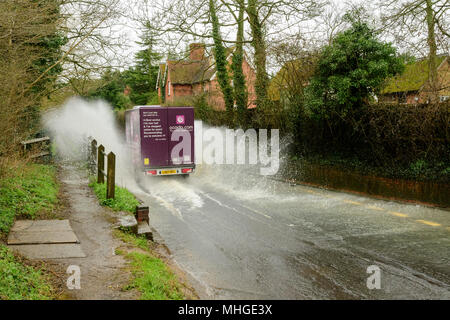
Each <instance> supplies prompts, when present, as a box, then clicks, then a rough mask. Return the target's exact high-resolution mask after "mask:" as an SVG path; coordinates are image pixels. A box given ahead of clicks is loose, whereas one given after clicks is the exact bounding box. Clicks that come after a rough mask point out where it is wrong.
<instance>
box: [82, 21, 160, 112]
mask: <svg viewBox="0 0 450 320" xmlns="http://www.w3.org/2000/svg"><path fill="white" fill-rule="evenodd" d="M150 30H151V28H150V27H148V28H147V29H146V30H145V31H144V34H143V35H142V36H141V41H140V42H138V44H140V45H142V46H143V47H144V49H143V50H141V51H139V52H138V53H137V54H136V55H135V58H134V60H135V65H134V66H132V67H130V68H128V69H127V70H125V71H123V72H120V71H111V70H107V71H106V72H105V73H103V75H102V81H103V82H104V83H105V85H104V86H102V87H100V88H98V89H97V90H95V91H93V92H91V93H89V97H95V98H102V99H104V100H106V101H108V102H109V103H110V104H111V105H112V106H113V107H114V108H115V109H119V110H124V109H129V108H131V107H132V106H133V105H149V104H150V105H151V104H155V105H156V104H159V100H158V94H157V92H156V89H155V88H156V81H157V78H158V71H159V66H158V61H159V60H160V59H161V55H160V54H159V53H157V52H155V51H154V49H153V48H154V46H155V42H156V40H155V37H154V35H153V33H152V32H151V31H150ZM125 89H129V90H130V92H129V95H125V94H124V91H125Z"/></svg>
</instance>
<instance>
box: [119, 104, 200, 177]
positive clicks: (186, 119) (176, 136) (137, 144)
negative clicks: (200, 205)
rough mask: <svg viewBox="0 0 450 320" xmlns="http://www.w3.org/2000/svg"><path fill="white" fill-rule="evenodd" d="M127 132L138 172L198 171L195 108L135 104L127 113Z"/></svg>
mask: <svg viewBox="0 0 450 320" xmlns="http://www.w3.org/2000/svg"><path fill="white" fill-rule="evenodd" d="M125 131H126V137H127V144H128V146H129V147H130V151H131V158H132V161H133V165H134V168H136V169H137V170H138V171H141V172H143V173H145V174H148V175H175V174H185V175H187V174H190V173H192V172H194V169H195V159H194V145H195V143H194V108H193V107H161V106H137V107H134V108H133V109H131V110H127V111H126V112H125Z"/></svg>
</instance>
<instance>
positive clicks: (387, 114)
mask: <svg viewBox="0 0 450 320" xmlns="http://www.w3.org/2000/svg"><path fill="white" fill-rule="evenodd" d="M448 123H450V103H449V102H446V103H440V104H436V105H426V104H425V105H384V104H370V105H363V106H361V107H360V108H358V109H356V110H353V111H352V112H351V113H349V114H348V116H347V117H346V118H345V119H342V118H340V117H337V116H335V117H330V118H328V119H317V118H311V117H309V116H308V115H306V114H305V113H300V116H299V121H298V124H297V127H296V131H295V142H296V143H295V147H296V150H295V151H296V153H298V154H301V155H304V156H314V155H321V156H322V157H328V158H335V157H338V158H342V159H352V160H351V161H355V160H356V161H359V162H362V163H364V164H365V165H370V166H374V167H384V168H385V169H386V170H388V169H389V171H391V169H393V168H397V169H398V168H402V169H401V170H406V171H407V172H408V175H411V176H412V177H414V178H417V177H418V176H419V175H427V176H428V177H429V178H431V179H439V180H449V178H450V175H449V173H448V171H449V170H448V169H447V168H449V167H450V148H449V145H450V132H449V130H448ZM394 171H395V170H394ZM397 171H398V170H397Z"/></svg>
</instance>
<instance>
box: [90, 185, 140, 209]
mask: <svg viewBox="0 0 450 320" xmlns="http://www.w3.org/2000/svg"><path fill="white" fill-rule="evenodd" d="M89 186H90V187H91V188H92V189H93V190H94V193H95V194H96V195H97V198H98V200H99V201H100V204H101V205H102V206H106V207H110V208H111V209H113V210H114V211H126V212H130V213H133V212H134V211H135V209H136V206H137V205H139V201H137V200H136V198H135V196H134V195H133V194H132V193H131V192H130V191H128V190H127V189H125V188H121V187H119V186H116V190H115V198H114V199H106V183H103V184H101V183H97V182H95V181H93V180H92V181H91V183H90V184H89Z"/></svg>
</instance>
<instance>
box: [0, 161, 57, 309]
mask: <svg viewBox="0 0 450 320" xmlns="http://www.w3.org/2000/svg"><path fill="white" fill-rule="evenodd" d="M58 192H59V185H58V183H57V181H56V168H55V167H54V166H52V165H43V164H18V165H16V166H14V167H12V168H10V171H9V173H8V174H7V175H6V176H3V177H2V178H1V179H0V239H4V238H6V237H7V235H8V233H9V230H10V229H11V227H12V225H13V223H14V220H15V219H16V218H22V219H36V218H46V217H51V216H53V215H54V213H55V210H56V205H57V203H58ZM44 272H45V270H41V269H39V268H37V267H33V266H29V265H27V262H26V261H25V260H24V259H22V258H21V257H20V256H19V255H16V254H14V253H13V252H12V251H11V250H10V249H8V248H7V247H6V246H5V245H3V244H1V243H0V299H2V300H49V299H53V298H54V297H55V296H54V294H53V291H54V290H53V287H52V285H51V284H50V283H51V281H50V279H49V277H48V276H47V275H45V273H44Z"/></svg>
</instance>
